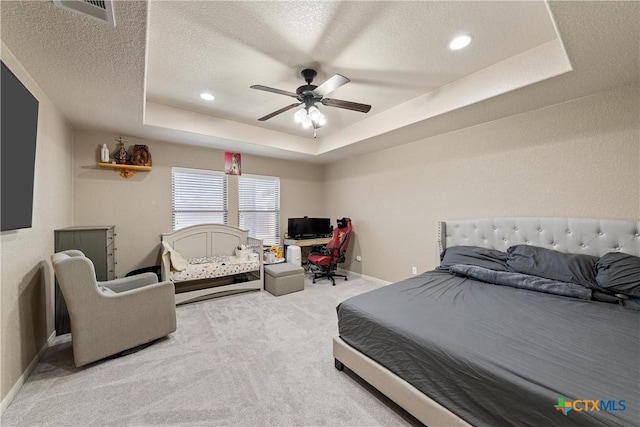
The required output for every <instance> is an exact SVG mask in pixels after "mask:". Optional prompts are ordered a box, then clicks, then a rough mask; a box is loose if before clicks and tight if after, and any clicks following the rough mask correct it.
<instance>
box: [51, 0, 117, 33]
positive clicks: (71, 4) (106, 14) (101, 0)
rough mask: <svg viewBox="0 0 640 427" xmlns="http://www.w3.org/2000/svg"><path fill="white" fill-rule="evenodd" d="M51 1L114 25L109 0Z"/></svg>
mask: <svg viewBox="0 0 640 427" xmlns="http://www.w3.org/2000/svg"><path fill="white" fill-rule="evenodd" d="M53 3H54V4H55V5H56V6H58V7H61V8H63V9H67V10H71V11H73V12H78V13H82V14H83V15H87V16H89V17H91V18H94V19H99V20H100V21H104V22H108V23H109V24H110V25H111V26H113V27H115V26H116V17H115V15H114V14H113V2H112V1H111V0H53Z"/></svg>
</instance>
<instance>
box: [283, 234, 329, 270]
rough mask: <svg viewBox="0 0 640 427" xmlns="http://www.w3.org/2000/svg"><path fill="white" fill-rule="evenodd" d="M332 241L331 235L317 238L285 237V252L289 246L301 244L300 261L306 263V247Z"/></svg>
mask: <svg viewBox="0 0 640 427" xmlns="http://www.w3.org/2000/svg"><path fill="white" fill-rule="evenodd" d="M330 241H331V237H317V238H315V239H284V241H283V244H284V253H285V254H286V253H287V246H294V245H295V246H300V252H301V254H300V257H301V258H302V259H301V260H300V261H301V262H302V264H303V265H304V264H305V263H306V262H307V254H306V253H305V251H304V248H308V247H311V246H314V245H326V244H327V243H329V242H330Z"/></svg>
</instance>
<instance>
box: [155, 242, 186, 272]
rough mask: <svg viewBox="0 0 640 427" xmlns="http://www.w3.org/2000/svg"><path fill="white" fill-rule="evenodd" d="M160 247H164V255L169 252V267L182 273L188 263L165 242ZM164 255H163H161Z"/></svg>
mask: <svg viewBox="0 0 640 427" xmlns="http://www.w3.org/2000/svg"><path fill="white" fill-rule="evenodd" d="M162 246H163V247H164V250H165V253H167V252H169V259H170V260H171V267H172V268H173V269H174V270H175V271H182V270H185V269H186V268H187V266H188V265H189V263H188V262H187V260H186V259H184V257H183V256H182V255H180V253H179V252H178V251H176V250H175V249H173V248H172V247H171V246H169V244H168V243H167V242H162ZM163 255H164V254H163Z"/></svg>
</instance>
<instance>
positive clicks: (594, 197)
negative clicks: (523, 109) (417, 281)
mask: <svg viewBox="0 0 640 427" xmlns="http://www.w3.org/2000/svg"><path fill="white" fill-rule="evenodd" d="M639 99H640V93H639V90H638V87H623V88H620V89H617V90H614V91H610V92H605V93H599V94H595V95H592V96H589V97H585V98H581V99H577V100H574V101H571V102H566V103H563V104H560V105H555V106H551V107H547V108H544V109H540V110H537V111H532V112H528V113H524V114H519V115H516V116H512V117H506V118H503V119H500V120H497V121H494V122H490V123H484V124H482V125H478V126H474V127H472V128H468V129H462V130H459V131H456V132H451V133H448V134H444V135H439V136H437V137H433V138H428V139H424V140H420V141H416V142H413V143H410V144H407V145H404V146H401V147H397V148H393V149H389V150H385V151H380V152H376V153H372V154H368V155H363V156H359V157H357V158H351V159H348V160H344V161H340V162H336V163H333V164H331V165H329V166H328V167H327V169H326V186H325V191H326V194H327V198H331V199H332V200H333V201H332V203H331V204H330V205H329V206H330V212H328V213H329V214H330V215H331V216H332V217H337V216H345V215H349V216H351V218H352V219H353V224H354V229H355V241H354V242H353V243H352V249H351V251H350V257H351V258H352V259H351V261H352V260H353V258H354V257H355V256H356V255H362V262H361V263H358V262H353V261H352V264H351V265H350V266H349V268H350V269H351V270H353V271H357V272H362V273H363V274H366V275H369V276H374V277H378V278H381V279H385V280H391V281H395V280H399V279H402V278H404V277H407V276H409V275H410V274H411V267H412V266H417V267H418V271H419V272H421V271H426V270H427V269H431V268H433V267H435V266H436V265H437V262H438V253H437V247H436V234H437V233H436V223H437V221H439V220H447V219H465V218H482V217H490V216H561V217H562V216H566V217H596V218H617V219H635V220H637V219H639V218H640V172H639V171H640V157H639V156H640V155H639V151H640V123H639V122H640V108H639V103H640V101H639Z"/></svg>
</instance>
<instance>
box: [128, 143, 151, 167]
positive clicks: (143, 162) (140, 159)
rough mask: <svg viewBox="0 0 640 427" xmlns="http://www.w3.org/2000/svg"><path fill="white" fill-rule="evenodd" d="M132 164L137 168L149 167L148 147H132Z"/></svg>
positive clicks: (149, 155) (149, 154)
mask: <svg viewBox="0 0 640 427" xmlns="http://www.w3.org/2000/svg"><path fill="white" fill-rule="evenodd" d="M132 163H133V164H134V165H138V166H151V153H149V147H147V146H146V145H137V144H136V145H134V146H133V160H132Z"/></svg>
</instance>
